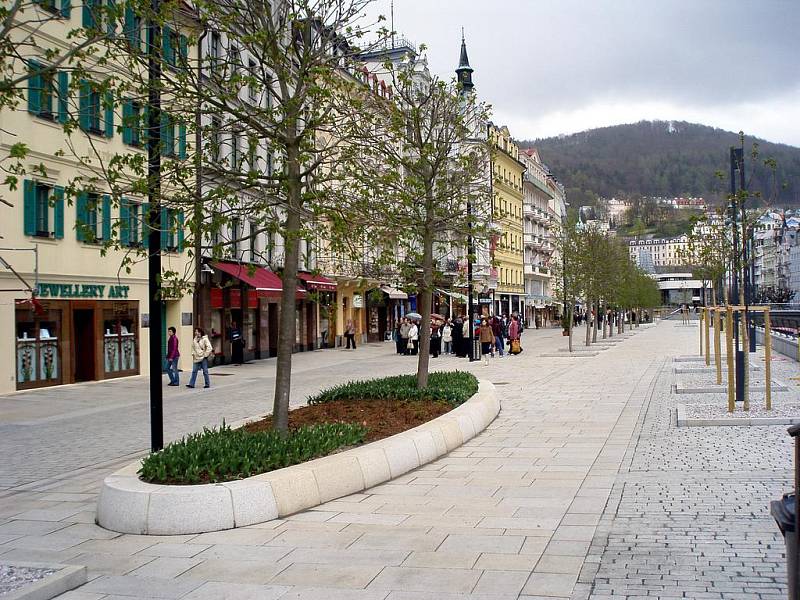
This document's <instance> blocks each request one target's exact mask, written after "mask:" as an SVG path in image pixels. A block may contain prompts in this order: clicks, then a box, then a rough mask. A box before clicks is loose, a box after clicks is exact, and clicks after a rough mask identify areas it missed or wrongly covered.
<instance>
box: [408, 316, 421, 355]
mask: <svg viewBox="0 0 800 600" xmlns="http://www.w3.org/2000/svg"><path fill="white" fill-rule="evenodd" d="M408 343H409V344H410V345H411V355H412V356H416V355H417V351H418V350H419V327H417V324H416V323H415V322H414V321H411V327H409V329H408Z"/></svg>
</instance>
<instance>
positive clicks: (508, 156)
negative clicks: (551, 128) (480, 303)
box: [488, 124, 525, 315]
mask: <svg viewBox="0 0 800 600" xmlns="http://www.w3.org/2000/svg"><path fill="white" fill-rule="evenodd" d="M488 133H489V143H490V144H491V146H492V148H493V150H494V152H493V159H492V192H493V198H494V204H493V207H492V221H493V223H494V224H495V225H497V226H499V231H498V238H497V243H496V245H495V250H494V264H495V268H496V269H497V288H496V289H495V292H494V312H495V314H508V315H510V314H512V313H518V314H520V315H524V314H525V267H524V255H523V251H524V235H523V223H522V215H523V212H522V210H523V209H522V197H523V194H522V176H523V173H524V172H525V165H524V164H523V163H522V162H521V161H520V157H519V147H518V146H517V144H515V143H514V140H513V139H512V137H511V133H510V132H509V130H508V127H506V126H496V125H493V124H489V132H488Z"/></svg>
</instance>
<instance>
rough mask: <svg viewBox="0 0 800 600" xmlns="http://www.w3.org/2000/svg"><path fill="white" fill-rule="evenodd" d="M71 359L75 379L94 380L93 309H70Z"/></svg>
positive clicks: (95, 377)
mask: <svg viewBox="0 0 800 600" xmlns="http://www.w3.org/2000/svg"><path fill="white" fill-rule="evenodd" d="M72 323H73V331H74V332H75V335H74V337H73V348H74V352H73V361H74V365H75V381H94V380H95V379H97V376H96V373H95V363H96V362H97V361H96V357H95V348H96V344H95V323H94V309H91V308H80V309H75V310H73V311H72Z"/></svg>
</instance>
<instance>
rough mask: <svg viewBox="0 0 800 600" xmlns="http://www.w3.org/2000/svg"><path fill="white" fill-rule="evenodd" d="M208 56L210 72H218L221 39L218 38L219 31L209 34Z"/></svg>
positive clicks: (220, 59) (220, 57) (220, 61)
mask: <svg viewBox="0 0 800 600" xmlns="http://www.w3.org/2000/svg"><path fill="white" fill-rule="evenodd" d="M209 55H210V56H209V58H210V59H211V70H212V71H217V70H219V68H220V67H221V65H222V38H221V37H220V34H219V31H212V32H211V42H210V48H209Z"/></svg>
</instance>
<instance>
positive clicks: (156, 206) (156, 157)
mask: <svg viewBox="0 0 800 600" xmlns="http://www.w3.org/2000/svg"><path fill="white" fill-rule="evenodd" d="M159 4H160V0H151V4H150V8H151V10H152V13H153V14H152V16H151V18H150V20H149V21H148V23H147V102H148V112H147V114H148V118H147V200H148V202H149V205H150V210H149V213H148V215H147V223H148V226H149V228H150V229H149V233H148V236H147V283H148V311H149V313H150V315H149V319H150V322H149V328H150V343H149V348H150V448H151V450H152V451H153V452H157V451H158V450H161V449H162V448H163V447H164V406H163V400H164V398H163V388H162V387H161V370H162V361H161V351H162V350H161V349H162V344H163V340H162V327H163V316H162V310H163V306H164V300H163V298H162V297H161V227H162V223H161V56H160V53H161V27H160V26H159V24H158V21H157V19H158V13H159V10H160V7H159Z"/></svg>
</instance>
